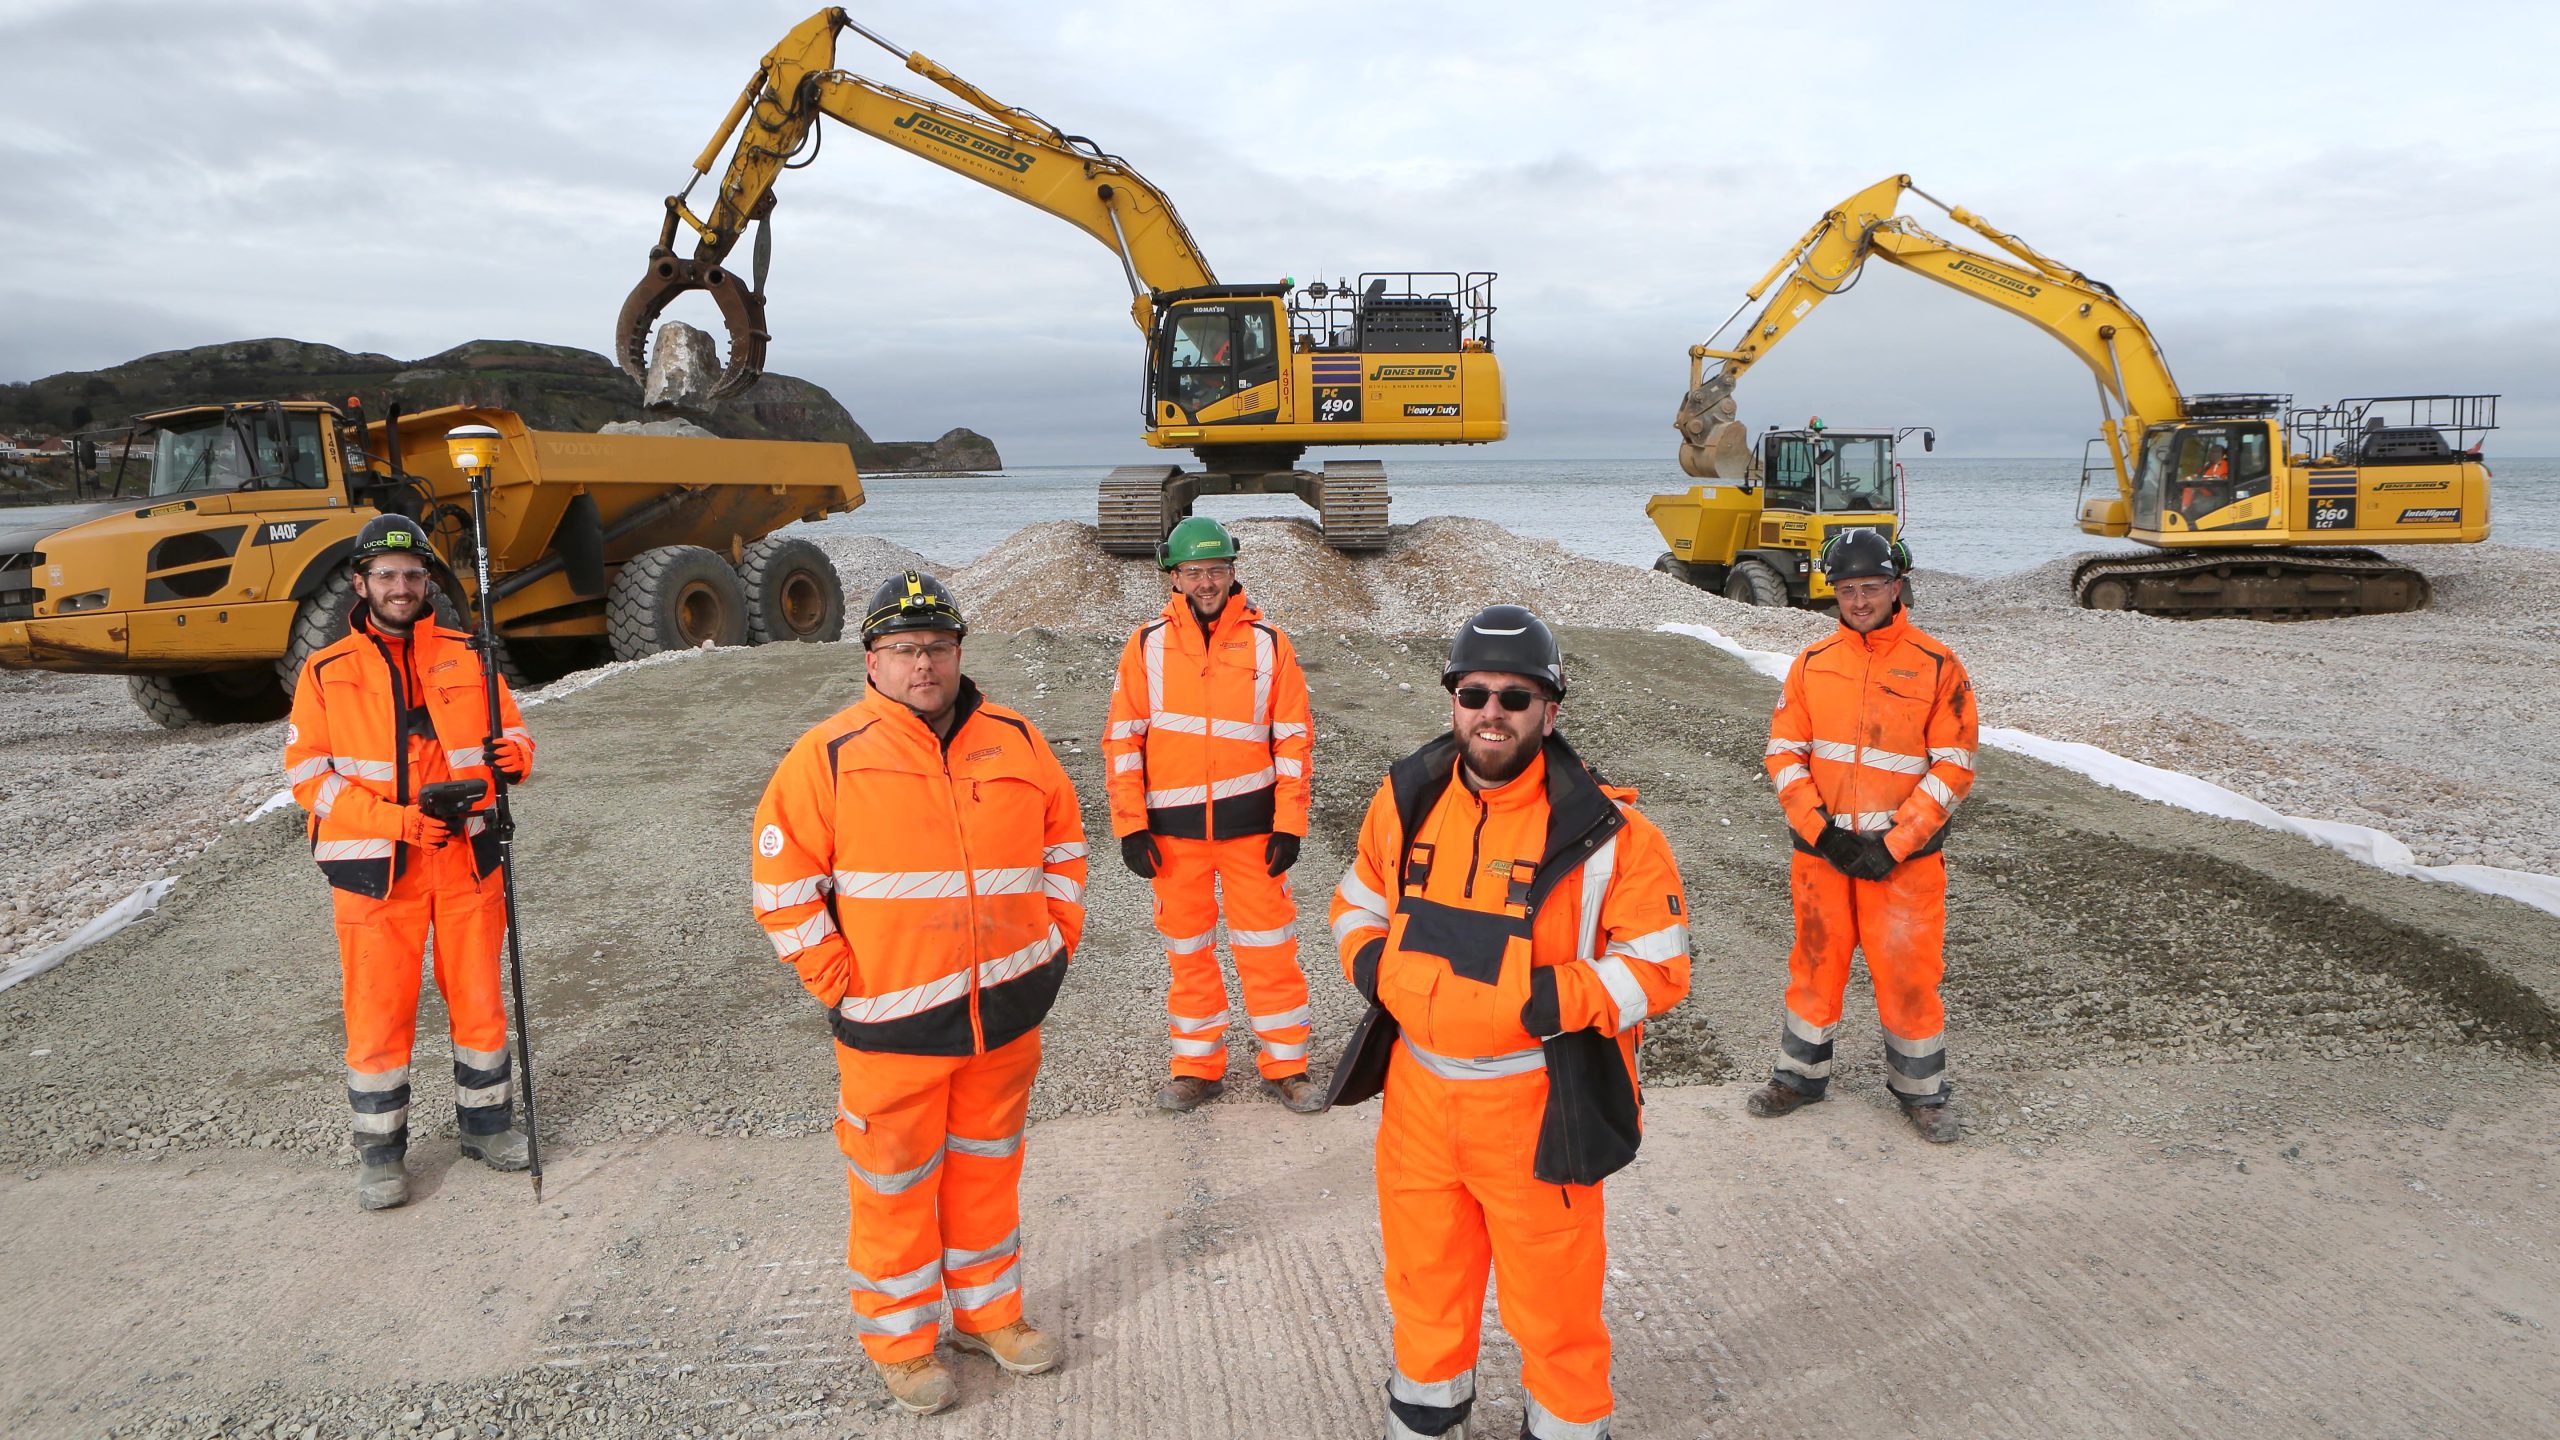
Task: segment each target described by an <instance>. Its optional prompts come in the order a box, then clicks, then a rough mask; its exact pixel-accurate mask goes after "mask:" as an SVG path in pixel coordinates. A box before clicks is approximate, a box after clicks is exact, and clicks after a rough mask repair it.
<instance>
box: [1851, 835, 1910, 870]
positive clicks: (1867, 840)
mask: <svg viewBox="0 0 2560 1440" xmlns="http://www.w3.org/2000/svg"><path fill="white" fill-rule="evenodd" d="M1901 863H1902V862H1901V861H1899V860H1896V859H1894V858H1893V852H1892V851H1890V850H1888V849H1886V848H1885V845H1884V837H1883V836H1881V835H1861V836H1859V837H1858V858H1857V860H1856V861H1855V862H1854V863H1852V864H1850V865H1846V866H1843V867H1842V868H1843V869H1845V870H1847V871H1848V872H1849V874H1850V876H1851V878H1853V879H1858V880H1881V879H1883V878H1884V877H1886V876H1887V875H1890V874H1892V873H1893V867H1894V866H1896V865H1899V864H1901Z"/></svg>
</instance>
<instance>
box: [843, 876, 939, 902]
mask: <svg viewBox="0 0 2560 1440" xmlns="http://www.w3.org/2000/svg"><path fill="white" fill-rule="evenodd" d="M968 893H969V873H968V872H967V871H965V870H839V871H837V872H836V894H838V895H840V896H842V897H844V898H845V899H847V900H948V899H950V898H952V897H953V896H955V895H966V894H968Z"/></svg>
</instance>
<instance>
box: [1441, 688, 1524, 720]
mask: <svg viewBox="0 0 2560 1440" xmlns="http://www.w3.org/2000/svg"><path fill="white" fill-rule="evenodd" d="M1454 693H1455V694H1456V695H1457V697H1458V705H1459V707H1460V708H1461V709H1466V710H1481V709H1483V708H1484V707H1485V706H1486V705H1487V704H1489V703H1491V702H1492V701H1493V700H1494V699H1495V698H1496V697H1497V696H1498V697H1500V698H1501V700H1502V708H1503V709H1505V710H1508V711H1510V712H1511V713H1512V714H1514V715H1517V714H1519V713H1520V712H1521V711H1523V710H1526V709H1528V708H1529V707H1530V706H1532V705H1535V704H1537V703H1538V702H1539V701H1541V700H1544V699H1546V698H1547V697H1546V695H1545V693H1544V692H1542V691H1537V690H1494V689H1490V688H1487V687H1486V686H1482V685H1461V686H1459V687H1458V688H1457V690H1456V691H1455V692H1454Z"/></svg>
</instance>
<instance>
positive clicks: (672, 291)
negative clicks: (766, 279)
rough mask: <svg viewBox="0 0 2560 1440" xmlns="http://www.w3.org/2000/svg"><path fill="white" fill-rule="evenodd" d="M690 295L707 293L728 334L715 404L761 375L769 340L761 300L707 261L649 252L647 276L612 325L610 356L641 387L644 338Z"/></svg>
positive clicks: (646, 370)
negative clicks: (682, 297)
mask: <svg viewBox="0 0 2560 1440" xmlns="http://www.w3.org/2000/svg"><path fill="white" fill-rule="evenodd" d="M695 290H703V291H708V292H709V293H710V295H711V298H712V300H713V302H714V303H716V304H717V305H719V307H720V319H721V322H722V323H723V324H724V325H725V326H726V327H727V328H728V331H729V363H728V365H727V366H726V367H725V368H723V369H722V370H721V372H720V378H719V380H718V381H716V382H714V383H713V385H712V387H711V394H712V396H713V397H714V398H715V399H716V398H719V397H722V396H727V395H735V394H737V393H738V392H739V391H741V390H744V389H746V388H747V387H748V386H750V385H753V384H754V383H756V380H757V378H758V377H760V376H762V375H763V374H764V354H765V345H766V343H767V342H768V341H770V340H771V339H772V338H773V337H772V336H771V335H770V334H769V333H767V331H766V330H765V328H764V296H763V295H762V294H761V293H760V292H758V291H755V290H750V289H748V288H747V285H746V281H745V280H744V279H743V278H742V277H740V276H738V275H736V274H734V273H732V272H731V271H729V270H727V269H724V268H722V267H721V266H719V265H717V264H714V263H713V262H711V261H708V260H686V259H683V258H681V257H679V256H677V255H676V254H674V253H673V252H671V251H669V250H667V249H665V248H663V247H660V248H656V249H652V250H651V251H650V252H649V273H648V274H647V275H645V276H643V277H641V280H640V283H639V284H637V285H634V286H632V287H631V294H630V296H629V297H628V298H626V299H625V300H624V301H623V302H622V318H621V319H620V320H619V321H617V322H616V323H615V325H614V356H615V358H616V359H618V360H620V361H621V362H622V373H624V374H625V375H628V376H630V377H631V378H632V379H633V380H635V381H638V382H640V383H641V384H642V385H646V384H647V383H648V379H649V336H650V334H651V333H652V332H653V331H655V330H656V328H657V324H658V317H659V316H660V315H661V314H663V313H665V311H666V308H667V306H668V305H669V304H671V303H673V302H674V300H675V298H676V297H677V296H679V295H683V294H686V293H688V292H690V291H695Z"/></svg>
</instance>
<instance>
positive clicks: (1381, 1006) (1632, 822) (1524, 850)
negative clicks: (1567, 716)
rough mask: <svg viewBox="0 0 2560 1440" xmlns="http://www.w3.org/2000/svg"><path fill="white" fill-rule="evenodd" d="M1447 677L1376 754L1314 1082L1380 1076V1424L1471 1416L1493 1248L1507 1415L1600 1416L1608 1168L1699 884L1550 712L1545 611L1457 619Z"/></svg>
mask: <svg viewBox="0 0 2560 1440" xmlns="http://www.w3.org/2000/svg"><path fill="white" fill-rule="evenodd" d="M1441 683H1442V684H1443V685H1444V686H1446V687H1447V688H1448V690H1449V691H1450V709H1449V733H1448V734H1446V735H1443V736H1441V737H1440V738H1438V739H1436V740H1433V741H1432V742H1431V743H1429V744H1427V745H1425V746H1423V747H1422V748H1421V749H1420V750H1418V751H1416V752H1414V753H1413V754H1412V755H1410V756H1407V757H1406V758H1405V759H1403V760H1399V761H1397V762H1396V764H1395V765H1394V767H1393V768H1392V769H1390V770H1389V771H1388V772H1387V778H1386V781H1385V783H1384V784H1382V785H1381V786H1379V788H1378V793H1377V795H1376V797H1375V798H1374V799H1372V800H1371V801H1370V803H1369V813H1368V817H1367V819H1366V820H1365V821H1364V822H1363V823H1362V825H1361V829H1360V850H1359V855H1358V857H1357V858H1356V859H1355V860H1354V861H1353V862H1352V864H1351V867H1350V869H1349V870H1347V871H1346V872H1344V874H1343V877H1342V883H1341V886H1340V887H1339V888H1338V889H1337V890H1336V891H1335V892H1334V899H1333V933H1334V935H1335V937H1336V939H1337V940H1339V942H1340V944H1341V949H1342V964H1343V970H1344V973H1346V974H1347V975H1349V976H1350V977H1351V981H1352V983H1353V984H1354V985H1355V986H1357V987H1358V988H1359V990H1360V993H1361V994H1362V995H1364V996H1366V997H1367V998H1368V999H1369V1001H1370V1007H1371V1008H1370V1014H1369V1017H1368V1019H1367V1020H1366V1021H1364V1022H1363V1024H1362V1025H1361V1028H1360V1037H1359V1039H1357V1040H1355V1045H1354V1049H1353V1051H1352V1053H1349V1054H1346V1055H1345V1056H1344V1059H1343V1062H1342V1063H1341V1064H1340V1065H1338V1066H1336V1067H1335V1076H1334V1085H1333V1093H1332V1095H1331V1096H1330V1097H1328V1098H1329V1099H1331V1100H1334V1101H1336V1102H1340V1103H1351V1102H1355V1101H1358V1100H1363V1099H1366V1098H1367V1097H1368V1096H1369V1095H1372V1094H1377V1093H1380V1090H1381V1089H1383V1092H1384V1094H1385V1096H1386V1103H1385V1108H1384V1113H1383V1114H1382V1115H1381V1116H1380V1118H1379V1124H1378V1149H1377V1171H1378V1212H1379V1220H1380V1226H1381V1234H1382V1238H1383V1239H1384V1242H1385V1247H1386V1262H1387V1263H1386V1290H1387V1303H1388V1306H1389V1308H1390V1309H1391V1310H1392V1311H1393V1312H1394V1315H1395V1366H1394V1371H1393V1373H1392V1375H1391V1376H1390V1378H1389V1380H1388V1382H1387V1434H1388V1435H1389V1436H1390V1437H1391V1440H1409V1437H1413V1436H1423V1435H1431V1436H1438V1435H1449V1434H1452V1433H1455V1432H1457V1431H1459V1430H1460V1429H1461V1428H1462V1427H1463V1426H1464V1425H1465V1423H1466V1419H1467V1415H1468V1413H1469V1411H1470V1409H1471V1408H1472V1406H1473V1405H1474V1403H1475V1393H1476V1387H1475V1363H1476V1354H1477V1347H1478V1339H1479V1330H1480V1328H1481V1323H1480V1322H1481V1317H1482V1315H1483V1311H1484V1287H1485V1273H1486V1270H1487V1268H1488V1267H1490V1268H1491V1269H1492V1270H1493V1271H1494V1272H1495V1274H1496V1275H1497V1276H1498V1277H1499V1280H1500V1284H1499V1286H1498V1287H1497V1288H1498V1294H1499V1297H1500V1301H1501V1310H1502V1324H1503V1328H1505V1329H1506V1330H1508V1331H1510V1332H1511V1337H1512V1339H1513V1340H1515V1341H1517V1342H1518V1344H1519V1346H1520V1369H1521V1385H1522V1388H1523V1389H1525V1390H1526V1391H1527V1392H1528V1393H1527V1396H1526V1398H1525V1400H1524V1409H1525V1410H1526V1411H1527V1414H1526V1416H1525V1418H1524V1420H1523V1423H1522V1427H1521V1433H1522V1434H1524V1435H1528V1436H1533V1437H1536V1440H1596V1437H1602V1436H1606V1435H1607V1434H1608V1433H1609V1416H1610V1413H1611V1411H1612V1410H1613V1409H1614V1402H1613V1400H1612V1397H1611V1394H1610V1389H1609V1331H1608V1327H1607V1326H1606V1325H1605V1324H1604V1323H1603V1322H1602V1320H1601V1317H1600V1299H1601V1289H1602V1283H1603V1280H1604V1278H1605V1276H1606V1274H1607V1271H1608V1241H1607V1235H1606V1232H1605V1228H1604V1225H1603V1203H1602V1190H1601V1180H1602V1177H1604V1176H1605V1175H1607V1174H1609V1173H1610V1172H1612V1171H1614V1170H1615V1169H1617V1168H1618V1167H1619V1166H1620V1165H1623V1164H1625V1163H1626V1161H1627V1160H1629V1159H1631V1158H1633V1156H1634V1154H1635V1142H1636V1124H1637V1113H1636V1104H1637V1093H1636V1089H1635V1083H1634V1073H1635V1051H1636V1045H1637V1042H1638V1040H1639V1039H1640V1038H1641V1036H1642V1033H1643V1022H1644V1020H1645V1018H1646V1017H1647V1016H1651V1015H1658V1014H1661V1013H1662V1012H1663V1011H1665V1010H1668V1009H1669V1008H1671V1007H1672V1006H1673V1005H1676V1004H1678V1003H1679V1002H1680V999H1681V997H1683V996H1684V995H1686V994H1687V993H1688V990H1689V932H1688V923H1687V920H1686V916H1687V913H1688V907H1687V905H1686V904H1685V903H1684V902H1683V900H1682V898H1681V891H1680V872H1679V870H1678V868H1677V867H1676V866H1675V865H1674V864H1673V863H1672V858H1671V847H1670V845H1669V844H1668V842H1666V841H1665V840H1664V839H1663V837H1662V832H1661V831H1659V830H1657V829H1655V828H1654V826H1653V823H1652V822H1651V821H1649V820H1647V819H1645V817H1644V816H1642V815H1640V814H1638V813H1637V812H1636V810H1635V809H1634V807H1633V806H1632V805H1631V804H1630V803H1629V802H1630V801H1632V800H1634V799H1635V792H1634V791H1633V790H1629V789H1622V788H1619V787H1614V786H1610V785H1606V784H1604V783H1603V782H1602V781H1601V780H1600V778H1599V776H1597V775H1596V774H1594V773H1593V772H1592V771H1591V770H1590V768H1589V767H1587V766H1586V765H1584V764H1583V762H1582V759H1581V757H1580V756H1578V755H1576V754H1575V753H1574V750H1573V747H1572V746H1570V745H1568V744H1566V743H1565V741H1564V737H1563V736H1561V735H1559V734H1557V733H1556V720H1557V717H1558V715H1559V713H1560V711H1561V708H1562V701H1563V699H1564V693H1565V682H1564V670H1563V656H1562V654H1561V652H1560V651H1559V650H1558V649H1557V646H1556V641H1555V636H1554V635H1553V634H1552V633H1550V632H1549V631H1548V629H1547V627H1546V626H1545V625H1544V624H1542V623H1541V622H1540V621H1539V620H1538V618H1537V617H1536V616H1534V615H1532V614H1530V613H1529V612H1528V611H1527V610H1524V609H1522V608H1520V607H1519V606H1517V605H1496V606H1493V607H1492V608H1490V609H1487V610H1485V611H1483V612H1481V613H1479V614H1478V615H1476V616H1475V617H1474V618H1472V619H1470V620H1469V621H1468V622H1467V623H1466V624H1465V626H1463V627H1462V628H1461V629H1460V630H1459V632H1458V635H1457V638H1456V640H1455V641H1454V642H1453V643H1452V644H1451V645H1450V647H1449V660H1448V663H1447V665H1446V666H1445V667H1444V668H1443V671H1442V675H1441ZM1399 1037H1400V1038H1399ZM1390 1043H1391V1044H1392V1049H1391V1050H1389V1049H1387V1046H1388V1045H1389V1044H1390ZM1380 1052H1384V1053H1383V1073H1381V1069H1380V1060H1381V1053H1380Z"/></svg>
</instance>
